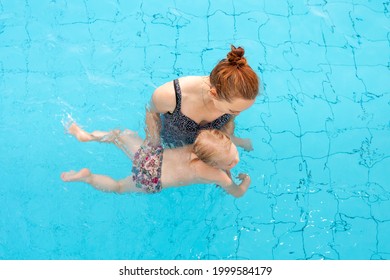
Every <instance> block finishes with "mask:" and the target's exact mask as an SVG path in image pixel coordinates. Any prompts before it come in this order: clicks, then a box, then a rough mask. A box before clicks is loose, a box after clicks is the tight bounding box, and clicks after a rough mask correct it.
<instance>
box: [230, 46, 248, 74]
mask: <svg viewBox="0 0 390 280" xmlns="http://www.w3.org/2000/svg"><path fill="white" fill-rule="evenodd" d="M244 53H245V51H244V49H243V48H241V47H238V48H236V47H235V46H233V45H232V46H231V51H230V52H229V53H228V54H227V60H228V61H229V63H230V64H231V65H233V66H236V67H237V68H239V67H242V66H245V65H246V64H247V62H246V58H245V57H244Z"/></svg>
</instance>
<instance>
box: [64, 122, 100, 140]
mask: <svg viewBox="0 0 390 280" xmlns="http://www.w3.org/2000/svg"><path fill="white" fill-rule="evenodd" d="M68 131H69V133H70V134H72V135H73V136H74V137H76V138H77V140H79V141H80V142H88V141H92V140H94V137H93V136H92V135H91V134H89V133H88V132H86V131H85V130H83V129H81V128H80V127H79V126H78V125H77V124H76V123H72V124H71V125H70V126H69V128H68Z"/></svg>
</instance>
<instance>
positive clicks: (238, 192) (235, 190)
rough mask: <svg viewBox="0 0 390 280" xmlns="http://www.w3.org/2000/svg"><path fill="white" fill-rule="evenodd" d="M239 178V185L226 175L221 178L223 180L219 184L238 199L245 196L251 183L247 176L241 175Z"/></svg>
mask: <svg viewBox="0 0 390 280" xmlns="http://www.w3.org/2000/svg"><path fill="white" fill-rule="evenodd" d="M238 178H239V179H240V180H241V183H240V184H239V185H237V184H236V183H234V182H233V180H232V179H231V178H229V176H228V175H227V174H226V173H225V176H223V177H222V178H221V179H222V180H219V182H217V184H218V185H220V186H221V187H222V188H224V190H225V191H227V192H228V193H229V194H231V195H232V196H234V197H237V198H238V197H241V196H243V195H244V194H245V192H246V191H247V190H248V188H249V185H250V183H251V178H250V177H249V175H247V174H243V173H240V174H239V175H238Z"/></svg>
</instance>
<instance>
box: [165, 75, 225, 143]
mask: <svg viewBox="0 0 390 280" xmlns="http://www.w3.org/2000/svg"><path fill="white" fill-rule="evenodd" d="M173 84H174V87H175V93H176V108H175V110H174V111H173V112H172V113H169V112H168V113H165V114H163V116H162V118H161V119H162V128H161V138H162V141H163V144H164V146H168V147H180V146H184V145H188V144H193V143H194V141H195V138H196V136H197V135H198V132H199V131H200V130H202V129H221V128H222V127H223V126H224V125H225V124H226V123H227V122H228V121H229V120H230V118H231V117H232V116H231V115H229V114H225V115H222V116H220V117H219V118H218V119H215V120H214V121H212V122H210V123H207V124H204V125H199V124H197V123H196V122H195V121H194V120H192V119H190V118H189V117H187V116H186V115H183V114H182V112H181V89H180V85H179V80H174V81H173Z"/></svg>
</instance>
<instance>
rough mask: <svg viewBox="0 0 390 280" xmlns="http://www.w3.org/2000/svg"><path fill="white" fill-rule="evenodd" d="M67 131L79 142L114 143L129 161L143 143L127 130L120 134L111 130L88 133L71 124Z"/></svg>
mask: <svg viewBox="0 0 390 280" xmlns="http://www.w3.org/2000/svg"><path fill="white" fill-rule="evenodd" d="M68 131H69V133H70V134H72V135H73V136H75V137H76V138H77V139H78V140H79V141H81V142H90V141H96V142H105V143H114V144H115V145H116V146H117V147H118V148H120V149H121V150H122V151H123V152H125V153H126V154H127V155H128V156H129V157H130V159H133V156H134V154H135V153H136V151H138V149H139V148H140V147H141V145H142V143H143V140H142V138H141V137H139V136H138V134H137V133H136V132H134V131H131V130H129V129H126V130H124V131H122V132H121V131H120V130H113V131H110V132H105V131H94V132H92V133H89V132H87V131H85V130H83V129H82V128H81V127H79V126H78V125H77V124H76V123H72V124H71V126H70V127H69V129H68Z"/></svg>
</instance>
